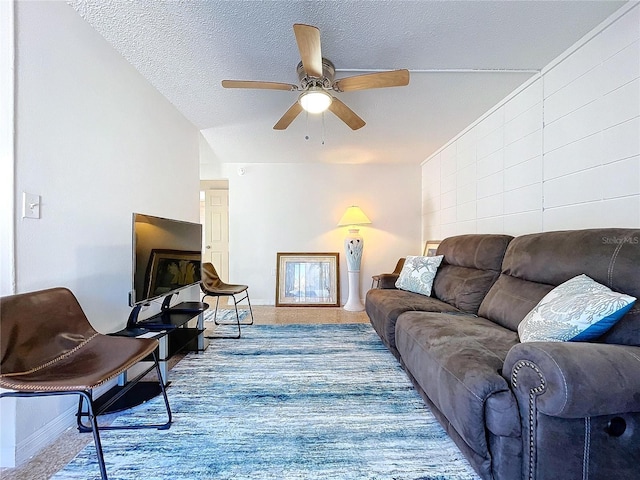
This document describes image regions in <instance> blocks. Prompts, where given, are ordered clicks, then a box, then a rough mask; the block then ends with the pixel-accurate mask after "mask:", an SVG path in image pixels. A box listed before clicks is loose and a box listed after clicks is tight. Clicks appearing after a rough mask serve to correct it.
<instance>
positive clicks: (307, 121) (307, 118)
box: [304, 112, 309, 140]
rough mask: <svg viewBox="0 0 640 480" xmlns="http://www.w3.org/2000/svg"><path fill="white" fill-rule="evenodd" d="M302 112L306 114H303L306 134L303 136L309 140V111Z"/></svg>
mask: <svg viewBox="0 0 640 480" xmlns="http://www.w3.org/2000/svg"><path fill="white" fill-rule="evenodd" d="M304 113H305V114H306V115H305V121H306V124H307V134H306V135H305V136H304V139H305V140H309V112H304Z"/></svg>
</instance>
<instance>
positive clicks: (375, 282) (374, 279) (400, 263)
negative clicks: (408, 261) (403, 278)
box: [371, 258, 405, 288]
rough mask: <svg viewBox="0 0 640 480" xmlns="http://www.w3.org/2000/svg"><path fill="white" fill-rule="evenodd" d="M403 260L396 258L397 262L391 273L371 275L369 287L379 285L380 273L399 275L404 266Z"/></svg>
mask: <svg viewBox="0 0 640 480" xmlns="http://www.w3.org/2000/svg"><path fill="white" fill-rule="evenodd" d="M404 261H405V259H404V258H401V259H400V260H398V263H396V268H394V269H393V272H391V273H381V274H380V275H374V276H373V277H371V288H377V287H378V286H379V285H380V278H381V277H382V275H400V272H401V271H402V267H404Z"/></svg>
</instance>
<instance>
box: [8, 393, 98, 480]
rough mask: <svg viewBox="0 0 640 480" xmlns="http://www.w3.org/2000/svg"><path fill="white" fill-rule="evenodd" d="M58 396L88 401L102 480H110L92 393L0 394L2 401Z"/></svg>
mask: <svg viewBox="0 0 640 480" xmlns="http://www.w3.org/2000/svg"><path fill="white" fill-rule="evenodd" d="M57 395H79V396H80V400H79V402H78V404H79V406H78V408H80V405H82V401H83V400H86V401H87V414H85V416H88V417H89V422H90V423H91V427H90V430H91V432H93V443H94V444H95V447H96V456H97V457H98V466H99V468H100V477H101V478H102V480H109V479H108V477H107V467H106V465H105V463H104V453H103V451H102V442H101V441H100V432H99V427H98V420H97V415H96V414H95V412H94V408H93V400H92V398H91V391H88V390H69V391H56V392H5V393H2V394H0V399H1V398H3V397H49V396H57Z"/></svg>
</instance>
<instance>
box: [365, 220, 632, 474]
mask: <svg viewBox="0 0 640 480" xmlns="http://www.w3.org/2000/svg"><path fill="white" fill-rule="evenodd" d="M438 255H444V259H443V263H442V264H441V266H440V268H439V269H438V273H437V275H436V277H435V280H434V284H433V291H432V294H431V296H430V297H426V296H423V295H419V294H415V293H411V292H405V291H400V290H397V289H395V288H394V286H393V285H394V280H395V279H394V278H391V277H388V276H384V277H387V278H381V282H380V286H381V287H386V288H379V289H374V290H370V291H369V292H368V293H367V299H366V311H367V314H368V315H369V318H370V320H371V324H372V325H373V327H374V329H375V330H376V331H377V332H378V334H379V335H380V337H381V339H382V341H383V342H384V344H385V345H387V347H388V348H389V349H390V351H391V352H392V353H393V354H394V355H395V356H396V358H398V359H399V361H400V362H401V364H402V365H403V367H404V368H405V370H406V372H407V374H408V376H409V377H410V378H411V380H412V382H413V383H414V385H415V387H416V389H417V390H418V392H419V393H420V394H421V396H422V397H423V399H424V401H425V403H426V404H427V405H428V406H429V407H430V408H431V409H432V411H433V412H434V414H435V415H436V417H437V418H438V420H439V421H440V422H441V423H442V425H443V426H444V427H445V429H446V430H447V431H448V433H449V435H450V436H451V437H452V439H453V440H454V441H455V442H456V444H457V445H458V446H459V447H460V449H461V451H462V452H463V453H464V455H465V456H466V457H467V459H468V460H469V461H470V463H471V464H472V466H473V467H474V468H475V469H476V471H477V472H478V473H479V474H480V476H481V477H482V478H484V479H500V480H514V479H527V480H529V479H538V480H543V479H544V480H547V479H554V480H555V479H558V478H562V479H610V478H616V479H639V478H640V305H639V304H638V302H636V304H634V306H633V308H632V309H631V310H630V311H629V312H627V314H626V315H625V316H624V317H623V318H622V319H621V320H620V321H619V322H618V323H617V324H616V325H615V326H614V327H613V328H611V329H610V330H609V331H608V332H607V333H605V334H604V335H602V336H601V337H599V338H597V339H596V340H595V341H591V342H588V343H587V342H530V343H520V341H519V337H518V331H517V328H518V325H519V323H520V322H521V321H522V319H523V318H524V317H525V315H526V314H527V313H528V312H529V311H530V310H531V309H532V308H533V307H535V305H536V304H537V303H538V302H539V301H540V300H541V299H542V298H543V297H544V296H545V295H546V294H547V293H548V292H549V291H551V290H552V289H553V288H554V287H555V286H557V285H559V284H561V283H563V282H565V281H567V280H569V279H571V278H573V277H575V276H577V275H580V274H583V273H584V274H586V275H588V276H589V277H591V278H592V279H594V280H595V281H597V282H599V283H601V284H603V285H606V286H608V287H609V288H611V289H612V290H614V291H617V292H621V293H626V294H628V295H632V296H634V297H636V298H640V230H634V229H591V230H575V231H562V232H545V233H539V234H532V235H524V236H520V237H516V238H512V237H509V236H505V235H462V236H458V237H450V238H447V239H445V240H444V241H443V242H442V243H441V244H440V247H439V248H438Z"/></svg>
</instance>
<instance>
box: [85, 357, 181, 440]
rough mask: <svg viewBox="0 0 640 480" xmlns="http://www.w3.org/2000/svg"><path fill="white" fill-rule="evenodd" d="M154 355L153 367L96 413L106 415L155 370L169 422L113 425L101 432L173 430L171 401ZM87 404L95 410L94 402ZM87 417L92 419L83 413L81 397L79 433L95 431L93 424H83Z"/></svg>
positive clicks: (87, 413)
mask: <svg viewBox="0 0 640 480" xmlns="http://www.w3.org/2000/svg"><path fill="white" fill-rule="evenodd" d="M152 355H153V365H152V366H151V367H149V368H148V369H146V370H145V371H144V372H142V373H141V374H139V375H138V376H137V377H135V378H134V379H133V380H131V381H130V382H128V383H127V384H126V385H125V386H124V388H123V389H122V390H120V391H119V392H118V393H117V394H116V395H114V396H113V397H111V398H110V399H109V400H107V401H106V402H105V403H104V404H103V405H101V406H100V408H99V409H98V411H97V412H96V413H95V415H96V416H99V415H101V414H102V413H104V412H105V411H107V410H108V408H109V407H110V406H111V405H113V404H114V403H115V402H117V401H118V400H119V399H120V398H122V396H124V395H125V394H126V393H127V392H128V391H129V390H131V389H132V388H133V387H134V386H135V385H136V384H137V383H138V382H139V381H140V380H142V378H143V377H144V376H145V375H146V374H147V373H149V372H151V371H152V370H154V369H155V371H156V375H157V376H158V383H159V384H160V391H161V393H162V396H163V397H164V405H165V408H166V410H167V422H166V423H160V424H144V425H129V426H115V427H114V426H111V425H108V426H103V427H100V428H101V430H138V429H142V428H155V429H157V430H168V429H169V428H171V423H172V422H173V416H172V413H171V407H170V406H169V399H168V397H167V390H166V388H165V385H164V382H163V381H162V374H161V372H160V364H159V363H158V358H157V356H156V353H155V352H153V353H152ZM89 395H90V393H89ZM87 403H88V407H89V409H90V410H94V407H93V401H92V402H87ZM87 416H88V417H89V418H90V419H91V413H89V412H84V411H83V396H81V397H80V400H79V402H78V414H77V424H78V431H79V432H80V433H87V432H91V431H93V424H92V425H85V424H84V423H83V422H82V418H83V417H87Z"/></svg>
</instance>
